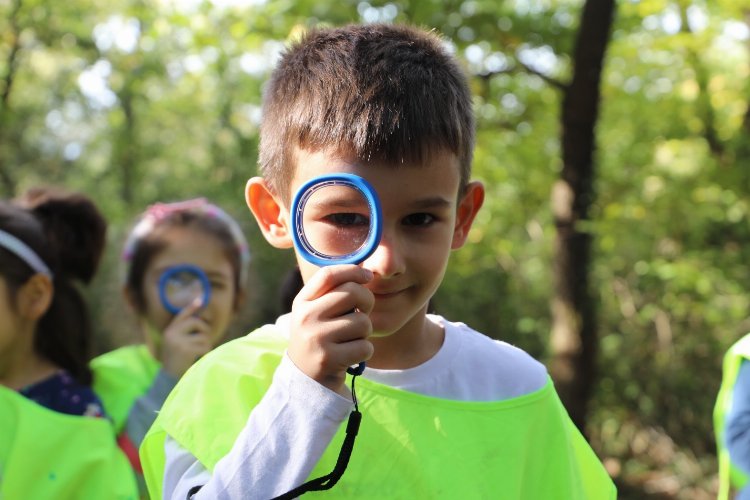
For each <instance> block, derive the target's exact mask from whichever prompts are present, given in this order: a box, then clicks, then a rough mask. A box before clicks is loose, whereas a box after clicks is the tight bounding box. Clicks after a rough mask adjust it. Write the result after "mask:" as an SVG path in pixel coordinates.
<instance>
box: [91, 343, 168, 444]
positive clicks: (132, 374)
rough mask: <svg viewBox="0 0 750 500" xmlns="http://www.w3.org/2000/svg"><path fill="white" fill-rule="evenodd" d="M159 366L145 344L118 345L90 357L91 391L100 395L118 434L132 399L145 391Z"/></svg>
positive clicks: (128, 411)
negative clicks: (91, 372)
mask: <svg viewBox="0 0 750 500" xmlns="http://www.w3.org/2000/svg"><path fill="white" fill-rule="evenodd" d="M160 367H161V364H160V363H159V361H157V360H156V359H154V357H153V356H152V355H151V353H150V352H149V351H148V348H147V347H146V346H145V345H132V346H126V347H121V348H119V349H115V350H114V351H111V352H108V353H106V354H102V355H101V356H98V357H96V358H94V359H93V360H92V361H91V369H92V370H93V372H94V384H93V388H94V392H96V394H97V395H98V396H99V397H100V398H101V400H102V403H103V404H104V409H105V410H106V412H107V414H108V415H109V416H110V418H111V419H112V421H113V422H114V424H115V431H116V433H117V434H118V435H119V434H120V433H121V432H122V430H123V427H124V426H125V422H127V419H128V414H129V413H130V409H131V408H132V407H133V404H134V403H135V400H136V399H138V398H140V397H141V396H143V395H144V394H146V392H148V389H149V388H150V387H151V385H152V384H153V383H154V379H155V378H156V374H157V373H158V372H159V368H160Z"/></svg>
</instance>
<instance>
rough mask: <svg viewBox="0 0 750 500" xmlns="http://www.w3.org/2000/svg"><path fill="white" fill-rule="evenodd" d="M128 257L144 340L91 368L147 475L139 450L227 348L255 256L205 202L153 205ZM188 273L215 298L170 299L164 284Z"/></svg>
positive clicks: (130, 295) (130, 293)
mask: <svg viewBox="0 0 750 500" xmlns="http://www.w3.org/2000/svg"><path fill="white" fill-rule="evenodd" d="M122 259H123V261H124V264H125V283H124V295H125V299H126V301H127V303H128V304H129V306H130V308H131V309H132V310H133V311H134V312H135V314H136V315H137V318H138V324H139V327H140V330H141V334H142V337H143V341H144V343H142V344H139V345H132V346H126V347H121V348H119V349H117V350H115V351H112V352H110V353H107V354H104V355H102V356H99V357H98V358H96V359H95V360H94V361H93V362H92V368H93V370H94V375H95V379H94V388H95V390H96V391H97V393H98V394H99V395H100V396H101V398H102V400H103V401H104V406H105V408H106V410H107V412H108V414H109V415H110V416H111V418H112V420H113V421H114V424H115V430H116V432H117V434H118V441H119V442H120V446H121V447H122V448H123V450H124V451H125V452H126V454H127V455H128V457H129V459H130V461H131V464H132V465H133V468H134V469H135V471H136V473H140V463H139V460H138V452H137V450H138V447H139V446H140V443H141V441H142V440H143V437H144V436H145V434H146V432H147V431H148V429H149V427H150V426H151V424H152V423H153V421H154V419H155V418H156V414H157V412H158V410H159V409H160V408H161V405H162V404H163V403H164V400H165V399H166V397H167V395H168V394H169V392H170V391H171V389H172V388H173V387H174V386H175V384H176V383H177V381H178V380H179V379H180V377H182V375H183V374H184V373H185V371H187V369H188V368H190V366H191V365H192V364H193V363H194V362H195V361H196V360H197V359H198V358H200V357H201V356H203V355H204V354H206V353H207V352H208V351H210V350H211V349H213V348H214V347H216V346H217V345H218V344H219V343H220V341H221V340H222V338H223V336H224V334H225V332H226V330H227V328H228V326H229V325H230V322H231V320H232V319H233V317H234V315H235V313H236V312H237V311H238V309H239V306H240V304H241V303H242V300H243V297H244V292H245V290H244V287H245V283H246V278H247V273H248V264H249V260H250V254H249V251H248V245H247V242H246V240H245V237H244V236H243V234H242V231H241V230H240V227H239V225H238V224H237V222H235V221H234V220H233V219H232V218H231V217H230V216H229V215H228V214H227V213H226V212H224V211H223V210H222V209H220V208H219V207H217V206H216V205H214V204H212V203H209V202H208V201H206V200H205V199H202V198H200V199H194V200H187V201H182V202H176V203H157V204H155V205H152V206H150V207H149V208H148V209H147V210H146V211H145V212H144V213H143V214H142V215H141V217H140V218H139V219H138V221H137V222H136V224H135V226H134V227H133V229H132V230H131V232H130V235H129V236H128V238H127V240H126V242H125V247H124V250H123V253H122ZM184 269H187V270H189V271H191V272H195V273H197V274H198V275H199V278H200V280H199V281H198V283H199V286H200V287H201V288H203V287H205V288H208V289H210V293H204V294H202V295H200V294H199V295H197V296H196V297H195V298H193V299H191V300H190V301H189V302H188V303H186V304H182V307H174V306H171V305H170V303H169V302H167V301H165V293H167V292H165V291H164V289H165V287H167V286H171V285H164V282H165V279H166V280H167V281H168V280H169V276H171V275H174V272H175V271H180V270H184ZM178 292H179V291H178ZM139 477H140V474H139Z"/></svg>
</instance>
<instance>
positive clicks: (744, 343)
mask: <svg viewBox="0 0 750 500" xmlns="http://www.w3.org/2000/svg"><path fill="white" fill-rule="evenodd" d="M743 359H750V335H745V336H744V337H742V338H741V339H740V340H738V341H737V342H736V343H735V344H734V345H733V346H732V347H730V348H729V350H728V351H727V353H726V354H725V355H724V364H723V367H722V377H721V387H720V389H719V394H718V396H717V397H716V405H715V406H714V433H715V434H716V450H717V454H718V457H719V495H718V500H727V499H728V498H729V493H730V490H731V489H732V488H734V489H735V490H741V489H742V488H743V487H744V486H745V485H746V484H747V481H748V476H747V474H745V473H744V472H742V471H741V470H740V469H738V468H737V467H735V466H734V464H732V462H731V460H730V458H729V452H728V451H727V448H726V445H725V443H724V426H725V424H726V418H727V414H728V413H729V410H730V409H731V408H732V394H733V392H734V384H735V382H736V381H737V374H738V373H739V371H740V365H741V364H742V360H743Z"/></svg>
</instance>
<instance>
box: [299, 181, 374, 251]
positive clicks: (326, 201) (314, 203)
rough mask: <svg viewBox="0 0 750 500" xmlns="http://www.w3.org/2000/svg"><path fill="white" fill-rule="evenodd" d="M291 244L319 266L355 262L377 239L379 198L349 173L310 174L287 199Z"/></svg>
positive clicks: (366, 184)
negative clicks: (304, 182)
mask: <svg viewBox="0 0 750 500" xmlns="http://www.w3.org/2000/svg"><path fill="white" fill-rule="evenodd" d="M291 215H292V226H293V229H294V231H293V238H294V245H295V248H296V249H297V250H298V252H299V253H300V255H302V257H304V258H305V259H306V260H308V261H309V262H312V263H313V264H316V265H318V266H326V265H332V264H358V263H360V262H362V261H364V260H365V259H366V258H367V257H368V256H369V255H370V254H371V253H372V252H373V251H374V250H375V248H377V245H378V243H379V241H380V235H381V232H382V230H381V213H380V203H379V201H378V198H377V194H376V193H375V190H374V188H373V187H372V186H371V185H370V184H369V183H368V182H367V181H366V180H365V179H363V178H362V177H359V176H356V175H353V174H346V173H340V174H329V175H324V176H320V177H316V178H314V179H311V180H310V181H308V182H307V183H306V184H304V185H303V186H302V187H301V188H300V189H299V190H298V191H297V193H296V194H295V196H294V200H293V202H292V214H291Z"/></svg>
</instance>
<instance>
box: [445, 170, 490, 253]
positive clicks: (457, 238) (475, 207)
mask: <svg viewBox="0 0 750 500" xmlns="http://www.w3.org/2000/svg"><path fill="white" fill-rule="evenodd" d="M483 203H484V185H482V183H481V182H470V183H469V184H468V185H467V186H466V189H465V190H464V195H463V196H462V197H461V199H460V200H458V207H456V225H455V226H454V228H453V241H452V242H451V250H456V249H457V248H461V247H462V246H463V245H464V243H466V238H467V237H468V236H469V230H470V229H471V225H472V224H473V223H474V217H476V215H477V212H479V209H480V208H482V204H483Z"/></svg>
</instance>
